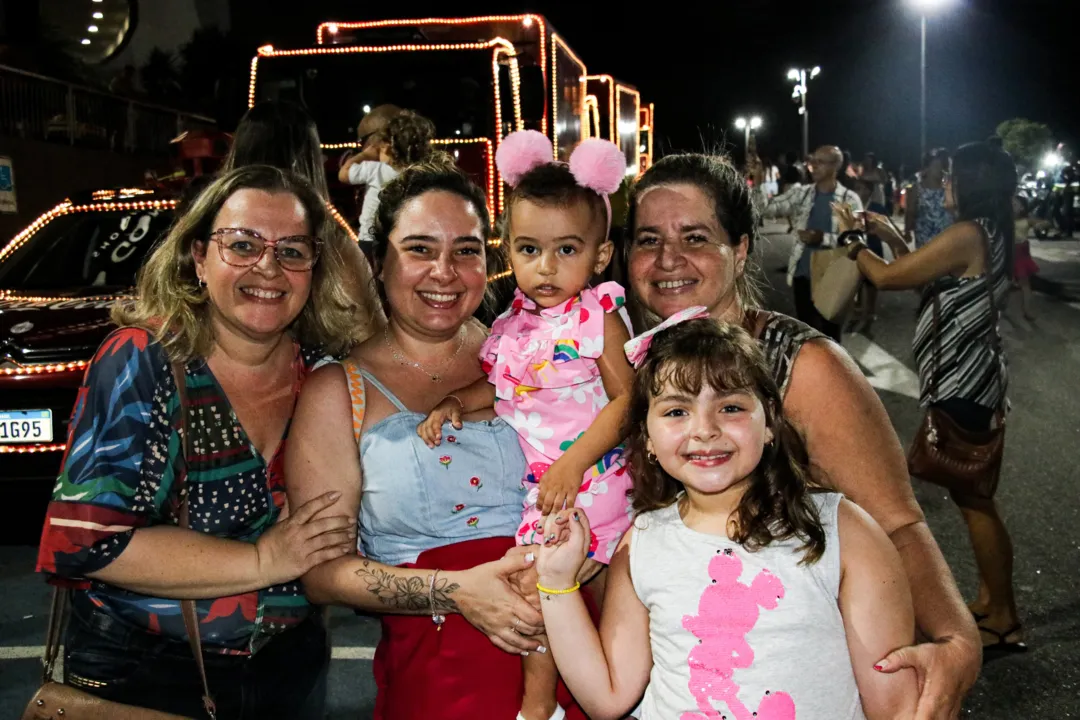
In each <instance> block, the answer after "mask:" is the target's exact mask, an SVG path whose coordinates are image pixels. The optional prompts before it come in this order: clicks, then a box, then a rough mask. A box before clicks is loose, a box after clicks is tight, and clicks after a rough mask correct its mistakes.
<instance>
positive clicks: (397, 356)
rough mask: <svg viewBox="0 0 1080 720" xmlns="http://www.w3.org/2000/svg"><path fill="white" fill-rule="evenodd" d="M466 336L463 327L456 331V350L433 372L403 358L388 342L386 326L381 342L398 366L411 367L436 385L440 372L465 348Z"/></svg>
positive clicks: (388, 335)
mask: <svg viewBox="0 0 1080 720" xmlns="http://www.w3.org/2000/svg"><path fill="white" fill-rule="evenodd" d="M466 335H467V333H466V332H465V326H464V325H462V326H461V327H460V328H459V329H458V344H457V350H455V351H454V352H453V354H452V355H450V357H448V358H447V359H446V360H443V361H442V362H441V363H439V365H438V366H436V368H435V371H434V372H432V371H431V370H428V369H427V368H426V367H424V366H423V365H421V364H420V363H418V362H416V361H415V360H410V359H409V358H407V357H405V354H404V353H402V352H401V351H400V350H398V349H397V347H396V346H395V345H394V343H392V342H391V341H390V326H389V325H387V326H386V327H384V328H383V340H384V341H385V342H386V347H388V348H390V354H391V355H392V356H393V358H394V360H396V361H397V363H398V364H399V365H404V366H405V367H411V368H413V369H415V370H419V371H420V372H422V373H424V374H425V375H427V376H428V377H429V378H431V382H433V383H437V382H439V381H440V380H442V371H443V370H445V369H446V367H447V366H448V365H450V363H452V362H454V358H456V357H457V356H458V355H459V354H460V353H461V348H463V347H465V337H466Z"/></svg>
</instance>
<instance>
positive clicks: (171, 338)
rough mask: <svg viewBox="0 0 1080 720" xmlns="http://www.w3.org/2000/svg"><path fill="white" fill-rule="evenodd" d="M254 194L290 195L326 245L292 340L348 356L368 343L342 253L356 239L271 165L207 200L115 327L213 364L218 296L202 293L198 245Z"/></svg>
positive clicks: (300, 184)
mask: <svg viewBox="0 0 1080 720" xmlns="http://www.w3.org/2000/svg"><path fill="white" fill-rule="evenodd" d="M247 189H251V190H264V191H266V192H270V193H289V194H291V195H294V196H296V198H297V199H298V200H300V203H301V204H302V205H303V206H304V211H305V213H306V214H307V218H308V225H309V226H310V228H311V233H312V234H313V235H315V236H317V237H319V238H321V239H322V251H321V253H320V255H319V260H318V262H317V263H316V264H315V267H314V268H313V269H312V271H311V272H312V277H311V294H310V296H309V297H308V300H307V302H306V303H305V304H304V307H303V309H302V310H301V311H300V314H299V315H298V316H297V317H296V319H295V320H294V321H293V322H292V324H291V325H290V326H289V333H290V334H291V335H292V336H293V337H294V338H295V339H296V340H297V341H298V342H299V343H300V344H301V345H304V346H308V347H318V348H321V349H322V350H323V351H325V352H327V353H329V354H332V355H337V354H340V353H344V352H346V351H347V350H348V349H349V348H350V347H351V346H352V345H353V344H354V343H356V342H358V341H359V340H360V339H361V338H358V337H355V334H356V333H357V332H358V331H360V330H361V329H362V328H359V327H357V324H356V322H355V319H354V314H355V312H356V305H355V303H354V301H353V300H352V299H351V298H350V296H349V295H348V293H347V291H346V287H347V285H348V283H347V278H346V272H347V271H346V265H345V262H344V260H343V258H342V248H343V247H344V245H345V243H347V242H349V239H348V237H347V236H346V235H345V234H344V232H343V231H342V229H341V227H340V226H339V225H338V224H337V222H336V221H335V220H334V219H333V218H332V217H331V216H330V214H329V213H328V212H327V209H326V205H325V204H324V202H323V200H322V199H320V197H319V195H318V194H317V192H316V191H315V189H314V188H313V187H312V185H311V183H309V182H308V181H307V180H305V179H303V178H301V177H300V176H299V175H297V174H295V173H293V172H290V171H287V170H279V169H278V168H273V167H270V166H268V165H248V166H245V167H241V168H236V169H235V170H230V171H229V172H227V173H225V174H224V175H222V176H221V177H219V178H218V179H217V180H215V181H214V182H213V183H211V184H210V185H208V186H207V187H206V189H204V190H203V191H202V192H201V193H200V194H199V196H198V197H197V198H196V199H195V200H194V202H192V204H191V205H190V207H189V208H188V209H187V210H186V211H185V212H184V213H183V214H182V215H180V216H179V217H178V218H177V219H176V221H175V222H174V223H173V226H172V227H171V228H170V229H169V233H168V235H166V237H165V239H164V240H162V241H161V243H160V244H159V245H158V246H157V247H156V248H155V249H154V251H153V252H152V253H151V255H150V257H149V259H148V260H147V261H146V263H145V264H144V265H143V267H142V269H141V270H140V271H139V277H138V280H137V281H136V298H135V300H134V302H132V303H127V304H119V305H116V306H115V307H114V308H113V310H112V319H113V321H114V322H116V323H117V324H118V325H122V326H135V327H141V328H144V329H146V330H148V331H149V332H150V333H151V334H152V335H153V336H154V338H155V339H156V340H157V341H158V342H160V343H161V345H162V347H164V348H165V351H166V353H167V354H168V356H169V357H170V358H171V359H172V360H173V361H178V362H187V361H190V360H192V359H194V358H197V357H208V356H209V355H210V351H211V349H212V348H213V346H214V330H213V325H212V324H211V323H210V296H209V293H207V291H206V289H205V288H202V287H200V286H199V279H198V276H197V275H196V273H195V257H194V248H195V244H196V243H203V244H204V245H206V244H207V243H208V239H209V237H210V233H211V231H212V230H213V224H214V219H215V218H216V217H217V215H218V213H219V212H220V211H221V208H222V206H223V205H224V204H225V202H226V201H227V200H228V199H229V198H230V197H232V196H233V194H234V193H236V192H237V191H239V190H247Z"/></svg>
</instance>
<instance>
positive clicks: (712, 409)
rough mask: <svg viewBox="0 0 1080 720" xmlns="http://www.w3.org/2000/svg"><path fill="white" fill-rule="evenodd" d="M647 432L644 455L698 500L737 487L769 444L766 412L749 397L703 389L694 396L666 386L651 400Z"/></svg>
mask: <svg viewBox="0 0 1080 720" xmlns="http://www.w3.org/2000/svg"><path fill="white" fill-rule="evenodd" d="M661 372H662V371H661ZM646 428H647V432H648V439H647V441H646V449H647V450H648V452H650V453H653V454H654V455H655V456H656V462H657V463H659V465H660V466H661V467H662V468H663V469H664V471H665V472H667V474H668V475H670V476H671V477H673V478H675V479H676V480H678V481H679V482H681V483H682V484H683V486H684V487H685V488H686V491H687V493H698V494H701V495H716V494H719V493H722V492H724V491H726V490H729V489H731V488H733V487H735V486H737V485H739V484H740V483H742V481H744V480H745V479H746V478H748V477H749V476H750V474H751V473H752V472H753V471H754V469H755V468H757V466H758V463H759V462H760V461H761V455H762V452H763V450H764V446H765V444H766V443H769V442H772V439H773V435H772V431H771V430H770V429H769V428H768V426H767V423H766V413H765V408H764V406H762V404H761V400H760V399H759V398H758V397H757V395H755V394H754V393H753V392H751V391H749V390H739V391H729V390H724V391H720V392H718V391H717V390H715V389H714V388H713V387H712V386H711V385H708V384H705V385H703V386H702V388H701V391H700V392H699V393H698V394H697V395H696V396H695V395H691V394H690V393H687V392H686V391H685V390H684V389H682V388H680V387H678V385H677V384H676V383H674V382H672V381H671V380H668V381H667V382H664V383H663V386H662V388H661V390H660V392H659V393H658V394H657V395H655V396H654V397H653V398H652V399H651V401H650V403H649V413H648V417H647V420H646Z"/></svg>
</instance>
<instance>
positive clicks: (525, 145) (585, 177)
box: [495, 130, 626, 239]
mask: <svg viewBox="0 0 1080 720" xmlns="http://www.w3.org/2000/svg"><path fill="white" fill-rule="evenodd" d="M554 155H555V151H554V149H553V148H552V146H551V141H550V140H548V138H547V136H546V135H544V134H543V133H541V132H537V131H536V130H519V131H518V132H513V133H510V134H509V135H507V136H506V137H505V138H503V141H502V143H500V145H499V150H498V152H496V153H495V165H496V166H497V167H498V168H499V172H500V173H501V174H502V176H503V179H504V180H506V182H508V183H510V187H516V186H517V184H518V183H519V182H520V181H521V178H522V177H524V176H525V174H526V173H527V172H529V171H530V170H532V169H534V168H536V167H539V166H540V165H546V164H548V163H553V162H555V161H554V160H553V159H552V158H553V157H554ZM569 167H570V174H571V175H573V176H574V179H575V180H576V181H577V184H578V185H580V186H581V187H583V188H588V189H589V190H592V191H593V192H595V193H596V194H597V195H599V196H600V197H601V198H603V199H604V209H605V210H607V233H605V235H604V237H605V239H606V238H607V236H608V235H610V234H611V200H610V199H609V198H608V196H609V195H611V193H613V192H615V191H616V190H618V189H619V185H620V184H621V183H622V180H623V177H624V176H625V175H626V158H625V157H624V156H623V154H622V150H620V149H619V146H618V145H616V144H615V143H613V142H610V141H609V140H600V139H598V138H590V139H589V140H583V141H582V142H581V144H579V145H578V146H577V147H576V148H575V149H574V152H572V153H571V154H570V163H569Z"/></svg>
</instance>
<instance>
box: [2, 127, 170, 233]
mask: <svg viewBox="0 0 1080 720" xmlns="http://www.w3.org/2000/svg"><path fill="white" fill-rule="evenodd" d="M0 155H6V156H8V157H10V158H11V161H12V169H13V170H14V174H15V196H16V199H17V201H18V205H19V211H18V213H16V214H13V215H12V214H7V213H0V247H2V246H3V245H5V244H6V243H7V241H8V240H9V239H10V238H11V236H12V235H14V234H15V233H17V232H18V231H19V230H21V229H23V228H24V227H26V226H27V225H28V224H29V223H30V222H31V221H32V220H33V219H34V218H36V217H37V216H38V215H40V214H41V213H43V212H45V211H46V210H48V209H49V208H51V207H53V206H54V205H56V204H57V203H59V202H61V201H62V200H63V199H64V198H65V197H67V196H68V195H70V194H72V193H74V192H78V191H81V190H97V189H99V188H107V187H117V186H125V185H140V184H141V183H142V178H143V174H144V173H145V172H146V170H154V171H156V172H158V173H161V172H163V171H165V170H167V169H168V167H169V161H168V158H163V157H159V156H151V155H144V156H140V155H121V154H118V153H113V152H109V151H108V150H96V149H92V148H81V147H72V146H70V145H63V144H60V143H48V142H40V141H36V140H22V139H19V138H11V137H6V136H3V135H0Z"/></svg>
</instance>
